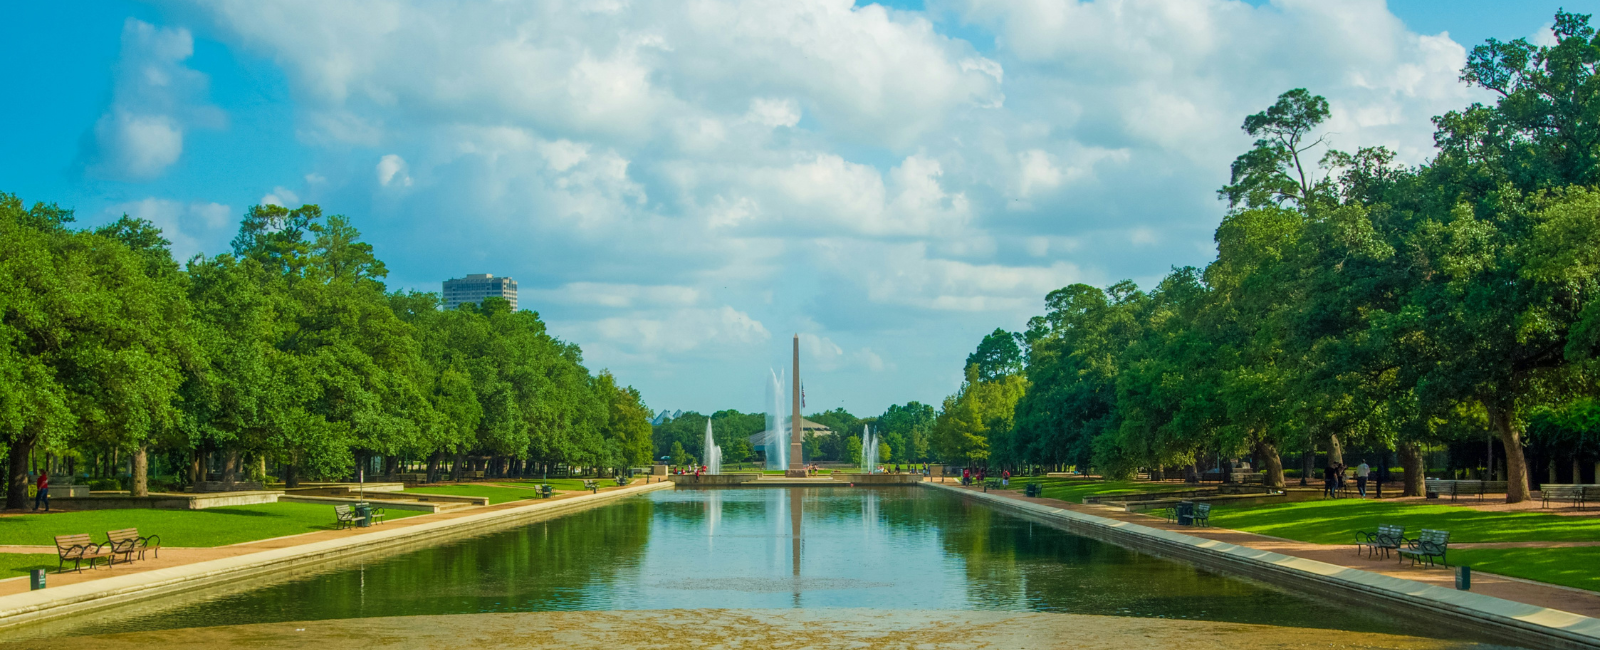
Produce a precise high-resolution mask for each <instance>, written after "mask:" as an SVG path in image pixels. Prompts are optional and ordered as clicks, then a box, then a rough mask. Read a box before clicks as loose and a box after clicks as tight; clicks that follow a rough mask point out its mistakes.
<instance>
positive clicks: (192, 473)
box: [189, 449, 206, 489]
mask: <svg viewBox="0 0 1600 650" xmlns="http://www.w3.org/2000/svg"><path fill="white" fill-rule="evenodd" d="M203 472H205V454H204V453H203V452H201V451H200V450H199V449H196V450H194V452H192V453H191V454H190V455H189V486H190V488H191V489H192V488H194V487H197V486H199V485H200V482H201V481H204V480H206V477H205V474H204V473H203Z"/></svg>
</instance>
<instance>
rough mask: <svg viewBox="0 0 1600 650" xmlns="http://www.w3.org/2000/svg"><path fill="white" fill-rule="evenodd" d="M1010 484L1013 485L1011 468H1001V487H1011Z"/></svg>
mask: <svg viewBox="0 0 1600 650" xmlns="http://www.w3.org/2000/svg"><path fill="white" fill-rule="evenodd" d="M1010 486H1011V470H1009V469H1003V470H1000V487H1010Z"/></svg>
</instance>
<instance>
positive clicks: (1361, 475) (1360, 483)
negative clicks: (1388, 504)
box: [1356, 458, 1372, 499]
mask: <svg viewBox="0 0 1600 650" xmlns="http://www.w3.org/2000/svg"><path fill="white" fill-rule="evenodd" d="M1371 473H1372V468H1371V467H1369V466H1367V459H1365V458H1363V459H1361V464H1360V465H1356V492H1357V493H1359V494H1361V498H1363V499H1365V498H1367V475H1368V474H1371Z"/></svg>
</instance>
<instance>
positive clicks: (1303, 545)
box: [947, 483, 1600, 617]
mask: <svg viewBox="0 0 1600 650" xmlns="http://www.w3.org/2000/svg"><path fill="white" fill-rule="evenodd" d="M947 485H953V484H948V483H947ZM956 487H958V486H956ZM963 489H967V490H971V491H973V492H979V491H981V488H978V487H970V488H963ZM989 494H991V495H997V496H1001V497H1004V498H1008V499H1015V500H1017V501H1027V502H1030V503H1037V504H1041V505H1048V506H1053V507H1057V508H1062V509H1065V510H1071V511H1074V512H1081V513H1085V514H1091V515H1095V516H1097V517H1104V518H1106V519H1115V520H1117V521H1126V522H1129V523H1134V524H1139V525H1141V526H1148V527H1150V528H1160V529H1163V530H1171V531H1175V532H1180V533H1183V534H1185V535H1192V536H1194V537H1200V538H1204V539H1214V540H1217V541H1219V542H1227V543H1229V544H1238V545H1240V546H1246V547H1249V548H1254V549H1260V550H1263V551H1271V552H1273V553H1282V554H1284V555H1292V556H1295V557H1302V558H1306V559H1308V560H1316V561H1318V562H1327V563H1328V564H1334V565H1338V566H1343V567H1349V568H1352V569H1361V570H1363V571H1371V572H1373V573H1379V574H1383V575H1386V576H1392V577H1396V578H1404V579H1406V580H1414V581H1417V582H1421V583H1426V584H1430V585H1435V586H1440V587H1450V588H1454V587H1455V572H1454V570H1452V569H1447V568H1443V567H1435V568H1424V567H1423V566H1421V565H1418V566H1417V567H1416V568H1412V567H1411V566H1409V563H1407V564H1400V563H1398V562H1397V561H1396V559H1395V558H1394V557H1393V556H1392V555H1391V556H1390V558H1389V559H1387V560H1384V559H1373V558H1369V557H1367V556H1365V555H1360V554H1358V553H1357V552H1356V550H1355V546H1354V545H1353V544H1347V545H1341V546H1330V545H1326V544H1311V543H1308V542H1297V541H1294V540H1287V539H1281V538H1278V537H1269V536H1267V535H1257V534H1255V533H1246V532H1243V531H1237V530H1229V529H1226V528H1194V527H1191V526H1180V525H1178V524H1175V523H1171V522H1168V521H1167V520H1166V519H1164V518H1162V517H1156V516H1152V515H1145V514H1136V513H1129V512H1124V511H1123V510H1122V509H1121V508H1114V507H1110V506H1096V505H1085V504H1081V503H1069V502H1066V501H1061V500H1059V499H1044V498H1029V497H1025V496H1022V495H1021V494H1018V493H1016V492H1011V491H1007V490H993V491H990V492H989ZM1536 505H1537V504H1536ZM1352 536H1353V535H1352ZM1503 544H1505V546H1501V543H1482V544H1471V545H1468V544H1462V545H1460V546H1462V547H1468V546H1471V547H1476V548H1504V547H1507V546H1518V545H1530V546H1533V545H1537V546H1547V547H1558V546H1592V545H1600V543H1594V542H1529V543H1524V542H1506V543H1503ZM1451 546H1452V547H1455V546H1457V545H1456V544H1451ZM1472 592H1473V593H1477V594H1483V595H1485V596H1494V597H1495V598H1504V599H1506V600H1511V601H1516V602H1520V603H1527V604H1529V605H1538V606H1540V607H1548V608H1550V609H1558V610H1561V611H1565V612H1571V613H1574V614H1581V615H1583V616H1590V617H1600V593H1597V592H1593V591H1588V590H1584V589H1574V588H1571V587H1562V586H1559V585H1551V584H1545V583H1542V582H1532V581H1529V580H1522V579H1519V578H1511V577H1506V576H1500V575H1495V574H1492V573H1483V572H1480V571H1473V572H1472Z"/></svg>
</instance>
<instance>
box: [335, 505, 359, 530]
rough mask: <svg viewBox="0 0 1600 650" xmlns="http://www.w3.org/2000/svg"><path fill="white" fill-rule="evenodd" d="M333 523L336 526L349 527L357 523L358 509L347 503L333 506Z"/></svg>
mask: <svg viewBox="0 0 1600 650" xmlns="http://www.w3.org/2000/svg"><path fill="white" fill-rule="evenodd" d="M333 518H334V522H333V525H334V527H335V528H349V527H351V526H354V525H356V519H357V517H356V511H355V509H354V508H351V507H350V506H347V505H337V506H334V507H333Z"/></svg>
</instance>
